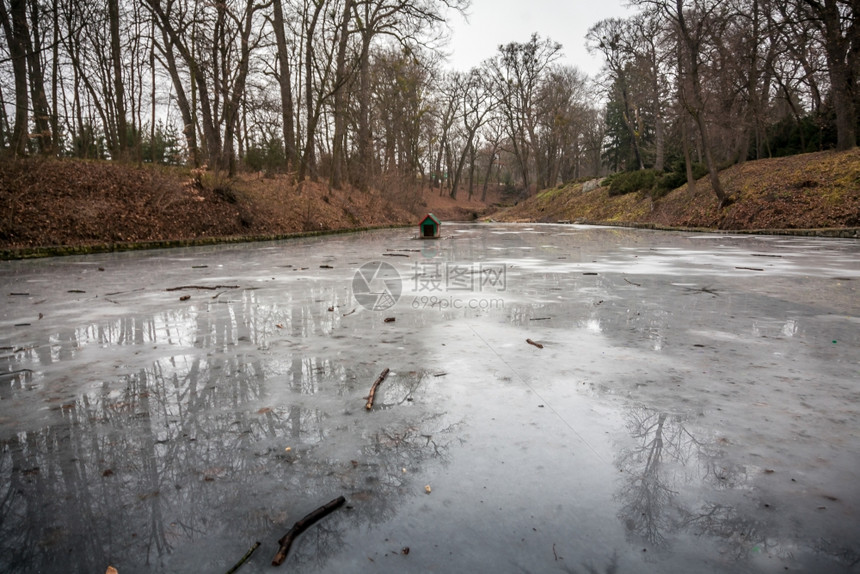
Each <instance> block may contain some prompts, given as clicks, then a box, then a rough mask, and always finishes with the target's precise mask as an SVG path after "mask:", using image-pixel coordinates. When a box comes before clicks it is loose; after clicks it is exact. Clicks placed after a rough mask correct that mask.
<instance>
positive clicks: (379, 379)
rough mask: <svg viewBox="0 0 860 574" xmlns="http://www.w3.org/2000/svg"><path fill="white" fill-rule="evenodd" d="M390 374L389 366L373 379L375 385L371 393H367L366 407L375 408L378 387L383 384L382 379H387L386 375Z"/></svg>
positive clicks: (371, 388) (368, 408)
mask: <svg viewBox="0 0 860 574" xmlns="http://www.w3.org/2000/svg"><path fill="white" fill-rule="evenodd" d="M387 376H388V368H386V369H385V370H384V371H382V374H381V375H379V376H378V377H377V378H376V380H375V381H373V386H372V387H370V394H369V395H367V404H366V405H364V408H366V409H367V410H370V409H372V408H373V399H374V397H376V389H377V388H379V385H380V384H382V381H384V380H385V377H387Z"/></svg>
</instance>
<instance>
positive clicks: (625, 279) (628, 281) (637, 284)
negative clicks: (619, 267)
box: [622, 277, 642, 287]
mask: <svg viewBox="0 0 860 574" xmlns="http://www.w3.org/2000/svg"><path fill="white" fill-rule="evenodd" d="M622 279H624V281H626V282H627V283H630V284H631V285H634V286H636V287H642V285H641V284H639V283H634V282H633V281H630V280H629V279H627V277H622Z"/></svg>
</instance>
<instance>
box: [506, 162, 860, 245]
mask: <svg viewBox="0 0 860 574" xmlns="http://www.w3.org/2000/svg"><path fill="white" fill-rule="evenodd" d="M720 176H721V180H722V183H723V186H724V187H725V190H726V192H727V193H729V194H730V195H731V197H732V199H733V201H732V203H731V204H730V205H728V206H726V207H723V208H720V207H719V205H718V202H717V199H716V197H715V195H714V193H713V191H712V189H711V186H710V183H709V182H708V180H707V177H705V178H702V179H700V180H699V181H698V182H697V183H696V189H695V191H694V192H693V193H690V192H689V191H688V190H687V186H686V185H685V186H683V187H680V188H678V189H675V190H673V191H671V192H670V193H669V194H667V195H666V196H665V197H662V198H659V199H654V198H653V197H652V194H651V193H650V192H647V191H639V192H634V193H628V194H625V195H617V196H611V195H610V193H609V187H608V186H606V185H603V184H602V183H603V182H597V181H592V182H586V183H577V184H570V185H567V186H564V187H559V188H555V189H549V190H545V191H543V192H540V193H538V194H537V195H536V196H535V197H532V198H529V199H528V200H526V201H523V202H520V203H519V204H518V205H516V206H513V207H510V208H507V209H503V210H500V211H498V212H496V213H493V214H492V215H490V216H489V217H490V218H492V219H493V220H496V221H521V222H522V221H530V222H553V223H554V222H560V221H561V222H578V223H595V224H603V225H624V226H630V227H645V228H653V229H670V230H685V231H727V232H728V231H731V232H745V233H768V234H791V235H819V236H829V237H852V238H853V237H858V228H860V149H855V150H851V151H847V152H841V153H836V152H819V153H814V154H804V155H798V156H791V157H786V158H774V159H765V160H759V161H751V162H746V163H744V164H742V165H735V166H732V167H731V168H728V169H726V170H724V171H722V172H721V174H720Z"/></svg>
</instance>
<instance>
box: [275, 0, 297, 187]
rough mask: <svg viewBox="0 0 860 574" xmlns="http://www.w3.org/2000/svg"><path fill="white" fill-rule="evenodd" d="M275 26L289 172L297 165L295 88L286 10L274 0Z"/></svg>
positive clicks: (278, 0)
mask: <svg viewBox="0 0 860 574" xmlns="http://www.w3.org/2000/svg"><path fill="white" fill-rule="evenodd" d="M272 9H273V12H274V14H273V16H274V18H273V24H274V28H275V42H276V44H277V48H278V85H279V86H280V89H281V118H282V125H281V129H282V133H283V138H284V155H285V158H284V159H285V162H284V163H285V164H286V166H285V167H286V169H287V171H288V172H289V171H291V170H292V169H293V167H294V166H295V164H296V129H295V125H294V122H293V86H292V78H291V77H290V75H291V70H290V55H289V53H288V51H287V37H286V33H285V32H284V9H283V4H282V1H281V0H273V8H272Z"/></svg>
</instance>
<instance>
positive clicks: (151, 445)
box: [0, 223, 860, 574]
mask: <svg viewBox="0 0 860 574" xmlns="http://www.w3.org/2000/svg"><path fill="white" fill-rule="evenodd" d="M414 235H415V230H413V229H407V230H384V231H375V232H364V233H358V234H350V235H340V236H332V237H322V238H309V239H296V240H289V241H281V242H270V243H257V244H246V245H225V246H212V247H199V248H187V249H175V250H157V251H149V252H134V253H117V254H106V255H94V256H86V257H67V258H52V259H43V260H32V261H11V262H0V285H2V290H0V297H2V301H3V307H2V312H1V313H0V347H2V350H0V445H2V451H1V452H0V571H2V572H22V573H23V572H27V573H30V572H42V573H54V572H57V573H59V572H63V573H66V572H95V573H101V572H105V570H106V569H107V567H108V566H109V565H110V566H113V567H115V568H116V569H117V570H118V571H119V573H120V574H129V573H133V572H144V573H149V572H153V573H162V572H164V573H167V572H226V571H227V570H228V569H229V568H230V567H231V566H232V565H233V564H235V563H236V562H237V561H238V560H239V559H240V558H241V557H242V556H243V554H245V552H246V551H247V550H248V548H249V547H250V546H251V545H252V544H253V543H254V542H255V541H260V542H261V543H262V545H261V546H260V548H259V549H258V550H257V551H256V553H255V554H253V555H252V556H251V557H250V559H249V560H248V562H247V563H245V564H244V566H242V568H241V569H240V572H249V573H250V572H268V571H271V570H273V569H274V568H273V567H272V566H271V565H270V562H271V560H272V557H273V556H274V554H275V553H276V551H277V549H278V542H277V541H278V539H279V538H280V537H281V536H283V535H284V534H285V533H286V532H287V530H288V529H289V528H290V527H291V526H292V525H293V524H294V523H295V522H296V521H297V520H299V519H300V518H302V517H303V516H305V515H306V514H307V513H309V512H311V511H312V510H314V509H315V508H317V507H319V506H321V505H322V504H324V503H326V502H328V501H330V500H332V499H334V498H336V497H337V496H340V495H343V496H344V497H345V498H346V506H345V507H344V508H341V509H339V510H337V511H335V512H334V513H332V514H331V515H329V516H328V517H326V518H324V519H323V520H322V521H320V522H319V523H317V524H316V525H314V526H312V527H311V528H310V529H308V530H307V531H306V532H305V533H304V534H302V535H301V536H300V537H299V538H298V539H297V541H296V542H295V544H294V545H293V547H292V549H291V551H290V554H289V556H288V557H287V560H286V563H285V564H284V565H283V566H281V567H280V568H281V569H284V571H293V572H296V571H301V572H338V573H340V572H363V571H368V572H371V571H372V572H392V573H394V572H397V573H400V572H422V573H424V572H439V573H450V572H490V571H492V572H498V573H502V572H535V573H537V572H560V573H565V572H566V573H571V572H600V573H604V572H607V573H608V572H618V573H627V572H630V573H640V572H646V573H650V572H653V573H665V572H685V573H688V572H727V573H728V572H731V573H737V572H784V571H793V572H798V571H803V572H860V514H858V513H860V294H858V287H860V243H858V242H857V241H854V240H835V239H814V238H791V237H774V236H726V235H707V234H685V233H669V232H656V231H639V230H629V229H620V228H598V227H579V226H570V225H500V224H475V225H469V224H449V223H447V224H444V225H443V235H444V237H443V239H441V240H438V241H416V240H413V239H412V237H413V236H414ZM201 287H205V289H203V288H201ZM386 319H389V321H386ZM391 319H394V320H393V321H391ZM527 339H528V340H529V341H531V342H527ZM385 368H390V370H391V371H390V374H389V375H388V377H387V378H386V379H385V381H384V382H383V383H382V384H381V385H380V386H379V390H378V392H377V394H376V399H375V405H374V406H373V408H372V410H367V409H366V408H365V401H366V397H367V395H368V392H369V389H370V386H371V384H372V383H373V382H374V380H375V379H376V378H377V377H378V376H379V374H380V373H381V372H382V371H383V369H385ZM428 491H429V492H428Z"/></svg>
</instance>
